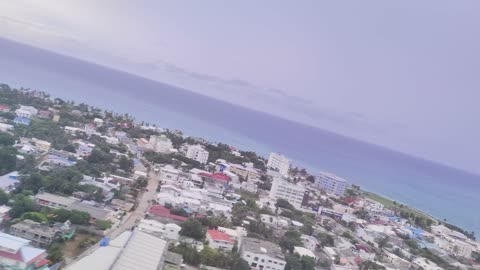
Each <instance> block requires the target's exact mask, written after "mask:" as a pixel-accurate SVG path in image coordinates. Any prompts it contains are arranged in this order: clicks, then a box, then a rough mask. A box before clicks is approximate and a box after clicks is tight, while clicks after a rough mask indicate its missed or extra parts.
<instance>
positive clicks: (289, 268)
mask: <svg viewBox="0 0 480 270" xmlns="http://www.w3.org/2000/svg"><path fill="white" fill-rule="evenodd" d="M285 260H286V262H287V264H286V265H285V270H302V264H301V263H300V259H299V258H298V256H297V255H295V254H289V255H287V256H285Z"/></svg>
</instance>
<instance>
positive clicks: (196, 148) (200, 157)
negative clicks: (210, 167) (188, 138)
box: [185, 144, 208, 164]
mask: <svg viewBox="0 0 480 270" xmlns="http://www.w3.org/2000/svg"><path fill="white" fill-rule="evenodd" d="M186 150H187V151H186V153H185V156H186V157H187V158H190V159H193V160H196V161H198V162H200V163H202V164H207V161H208V151H207V150H205V149H204V148H203V146H201V145H200V144H196V145H188V146H187V149H186Z"/></svg>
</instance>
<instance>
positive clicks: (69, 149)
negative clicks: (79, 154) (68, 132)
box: [63, 144, 77, 153]
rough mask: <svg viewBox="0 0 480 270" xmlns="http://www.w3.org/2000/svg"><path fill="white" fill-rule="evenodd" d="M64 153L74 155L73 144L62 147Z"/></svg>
mask: <svg viewBox="0 0 480 270" xmlns="http://www.w3.org/2000/svg"><path fill="white" fill-rule="evenodd" d="M63 150H64V151H67V152H70V153H75V152H76V151H77V149H76V148H75V145H73V144H67V145H65V146H64V147H63Z"/></svg>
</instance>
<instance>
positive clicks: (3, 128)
mask: <svg viewBox="0 0 480 270" xmlns="http://www.w3.org/2000/svg"><path fill="white" fill-rule="evenodd" d="M12 129H13V126H12V125H9V124H5V123H0V131H2V132H6V131H9V130H12Z"/></svg>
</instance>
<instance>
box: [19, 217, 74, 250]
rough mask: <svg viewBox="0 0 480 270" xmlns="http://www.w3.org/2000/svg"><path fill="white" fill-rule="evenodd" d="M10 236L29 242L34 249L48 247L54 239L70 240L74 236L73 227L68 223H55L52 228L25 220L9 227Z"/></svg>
mask: <svg viewBox="0 0 480 270" xmlns="http://www.w3.org/2000/svg"><path fill="white" fill-rule="evenodd" d="M10 234H12V235H14V236H17V237H21V238H25V239H28V240H30V241H31V244H32V245H33V246H35V247H43V248H45V247H48V245H49V244H50V243H51V242H52V241H53V240H54V239H55V238H63V239H71V238H72V237H73V236H74V235H75V227H72V226H71V225H70V224H69V223H68V222H65V223H63V224H62V223H57V224H55V225H54V226H53V227H50V226H49V225H47V224H41V223H38V222H35V221H32V220H29V219H25V220H23V221H21V222H19V223H17V224H14V225H12V226H11V227H10Z"/></svg>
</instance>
